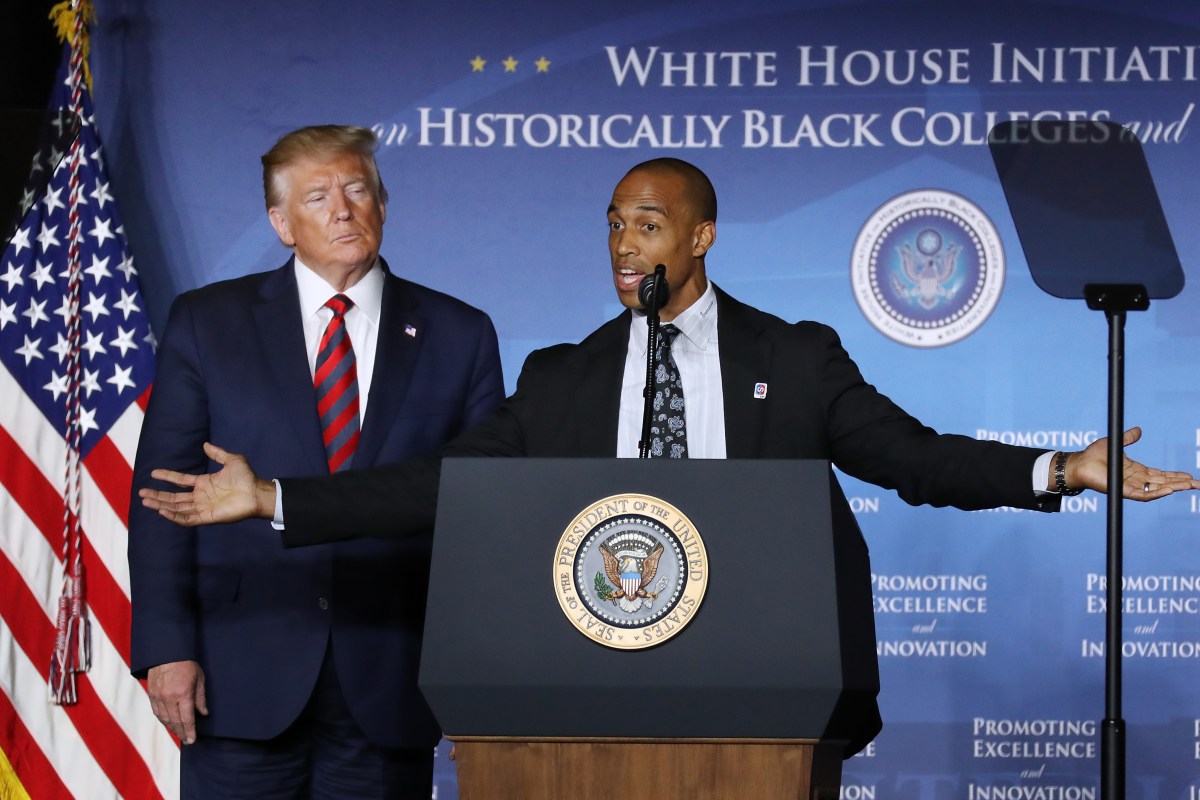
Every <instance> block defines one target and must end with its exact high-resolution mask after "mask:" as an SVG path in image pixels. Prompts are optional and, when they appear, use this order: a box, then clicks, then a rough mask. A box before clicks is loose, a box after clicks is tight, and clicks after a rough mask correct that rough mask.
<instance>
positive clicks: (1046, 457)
mask: <svg viewBox="0 0 1200 800" xmlns="http://www.w3.org/2000/svg"><path fill="white" fill-rule="evenodd" d="M1057 452H1058V451H1057V450H1050V451H1048V452H1045V453H1042V454H1041V455H1040V456H1038V459H1037V461H1035V462H1033V493H1034V494H1035V495H1043V494H1058V492H1051V491H1049V490H1048V489H1046V487H1047V486H1049V485H1050V464H1051V463H1053V461H1054V456H1055V455H1056V453H1057ZM275 485H276V486H278V485H279V484H278V483H276V484H275ZM276 496H278V495H276ZM276 502H277V503H278V502H279V501H276ZM278 508H279V506H278V505H276V509H278ZM281 514H282V512H281V511H278V510H277V511H276V512H275V517H276V519H278V520H279V523H280V524H279V528H280V530H282V529H283V518H282V516H281Z"/></svg>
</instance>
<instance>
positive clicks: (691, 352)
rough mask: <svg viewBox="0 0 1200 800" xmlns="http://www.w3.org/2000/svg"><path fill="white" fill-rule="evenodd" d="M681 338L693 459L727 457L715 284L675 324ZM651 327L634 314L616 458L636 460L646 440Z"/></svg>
mask: <svg viewBox="0 0 1200 800" xmlns="http://www.w3.org/2000/svg"><path fill="white" fill-rule="evenodd" d="M671 324H672V325H674V326H675V327H677V328H679V336H677V337H675V341H674V342H672V343H671V355H673V356H674V357H675V365H676V366H677V367H678V368H679V379H680V380H681V381H682V382H683V402H684V412H683V413H684V419H685V422H686V425H687V449H688V458H725V395H724V393H723V392H722V390H721V353H720V350H719V349H718V347H717V293H716V292H715V291H714V290H713V285H712V282H711V281H710V282H709V284H708V288H707V289H705V290H704V294H702V295H700V299H699V300H697V301H696V302H695V303H692V305H691V306H689V307H688V309H687V310H686V311H684V312H683V313H682V314H680V315H679V316H677V317H676V318H675V319H673V320H671ZM648 333H649V323H648V322H647V320H646V315H645V314H644V313H642V312H641V311H634V312H633V324H632V325H630V326H629V346H628V347H627V348H626V349H625V375H624V377H623V378H622V380H621V411H620V416H619V419H618V423H617V457H618V458H637V456H638V439H640V438H641V436H642V410H643V408H644V406H645V402H646V401H645V398H644V397H643V395H642V389H643V387H645V385H646V345H647V335H648Z"/></svg>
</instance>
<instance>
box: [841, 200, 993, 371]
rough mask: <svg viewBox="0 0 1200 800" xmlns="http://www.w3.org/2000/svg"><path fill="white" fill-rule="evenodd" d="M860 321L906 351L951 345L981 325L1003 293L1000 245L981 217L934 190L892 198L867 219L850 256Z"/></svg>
mask: <svg viewBox="0 0 1200 800" xmlns="http://www.w3.org/2000/svg"><path fill="white" fill-rule="evenodd" d="M850 282H851V285H852V286H853V289H854V299H855V301H857V302H858V307H859V308H860V309H862V312H863V315H864V316H865V317H866V318H867V319H868V320H869V321H870V323H871V324H872V325H874V326H875V327H876V328H877V329H878V330H879V331H880V332H881V333H883V334H884V335H885V336H887V337H889V338H891V339H894V340H896V341H897V342H900V343H901V344H907V345H910V346H912V347H941V346H943V345H947V344H953V343H954V342H957V341H958V340H959V339H962V338H963V337H965V336H967V335H969V334H971V333H972V332H974V331H975V329H976V328H978V327H979V326H980V325H982V324H983V322H984V320H986V319H987V318H988V316H989V315H990V314H991V313H992V310H993V309H994V308H995V307H996V303H997V302H999V300H1000V291H1001V289H1003V288H1004V246H1003V245H1002V244H1001V242H1000V234H999V233H997V231H996V227H995V226H994V225H993V224H992V221H991V220H990V219H988V217H987V215H986V214H984V213H983V211H981V210H980V209H979V207H978V206H976V205H975V204H974V203H972V202H971V201H970V200H968V199H966V198H965V197H962V196H961V195H957V194H954V193H953V192H947V191H944V190H941V189H920V190H917V191H912V192H906V193H904V194H901V195H897V196H896V197H893V198H892V199H891V200H889V201H887V202H886V203H884V204H883V205H882V206H880V207H879V208H878V209H876V211H875V212H874V213H873V214H872V215H871V216H870V218H869V219H868V220H867V221H866V223H865V224H864V225H863V226H862V229H861V230H860V231H859V232H858V237H857V238H856V239H855V240H854V250H853V251H852V253H851V256H850Z"/></svg>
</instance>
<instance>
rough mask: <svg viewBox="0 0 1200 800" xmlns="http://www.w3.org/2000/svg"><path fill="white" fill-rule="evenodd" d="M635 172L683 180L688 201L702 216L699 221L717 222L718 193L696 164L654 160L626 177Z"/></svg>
mask: <svg viewBox="0 0 1200 800" xmlns="http://www.w3.org/2000/svg"><path fill="white" fill-rule="evenodd" d="M635 172H657V173H660V174H661V173H666V174H668V175H675V176H677V177H680V178H683V180H684V183H685V184H686V185H687V194H688V200H690V201H691V202H693V203H695V206H696V208H695V211H696V213H697V214H699V216H700V219H699V221H700V222H716V221H717V192H716V190H715V189H713V185H712V181H710V180H709V179H708V176H707V175H705V174H704V172H703V171H702V170H701V169H700V168H699V167H697V166H696V165H695V164H690V163H688V162H687V161H684V160H683V159H681V158H670V157H664V158H652V159H650V160H649V161H643V162H642V163H640V164H638V165H637V166H635V167H634V168H633V169H631V170H629V172H627V173H625V175H626V176H629V175H632V174H633V173H635Z"/></svg>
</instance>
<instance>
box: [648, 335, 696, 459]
mask: <svg viewBox="0 0 1200 800" xmlns="http://www.w3.org/2000/svg"><path fill="white" fill-rule="evenodd" d="M678 335H679V328H676V327H675V326H674V325H663V326H662V327H661V328H659V329H658V352H657V353H656V354H655V359H656V361H657V367H656V369H655V371H654V414H653V416H652V417H651V418H650V458H687V429H686V427H685V426H684V407H683V381H681V380H680V379H679V367H677V366H676V365H675V357H674V356H673V355H671V343H672V342H674V341H675V337H676V336H678Z"/></svg>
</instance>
